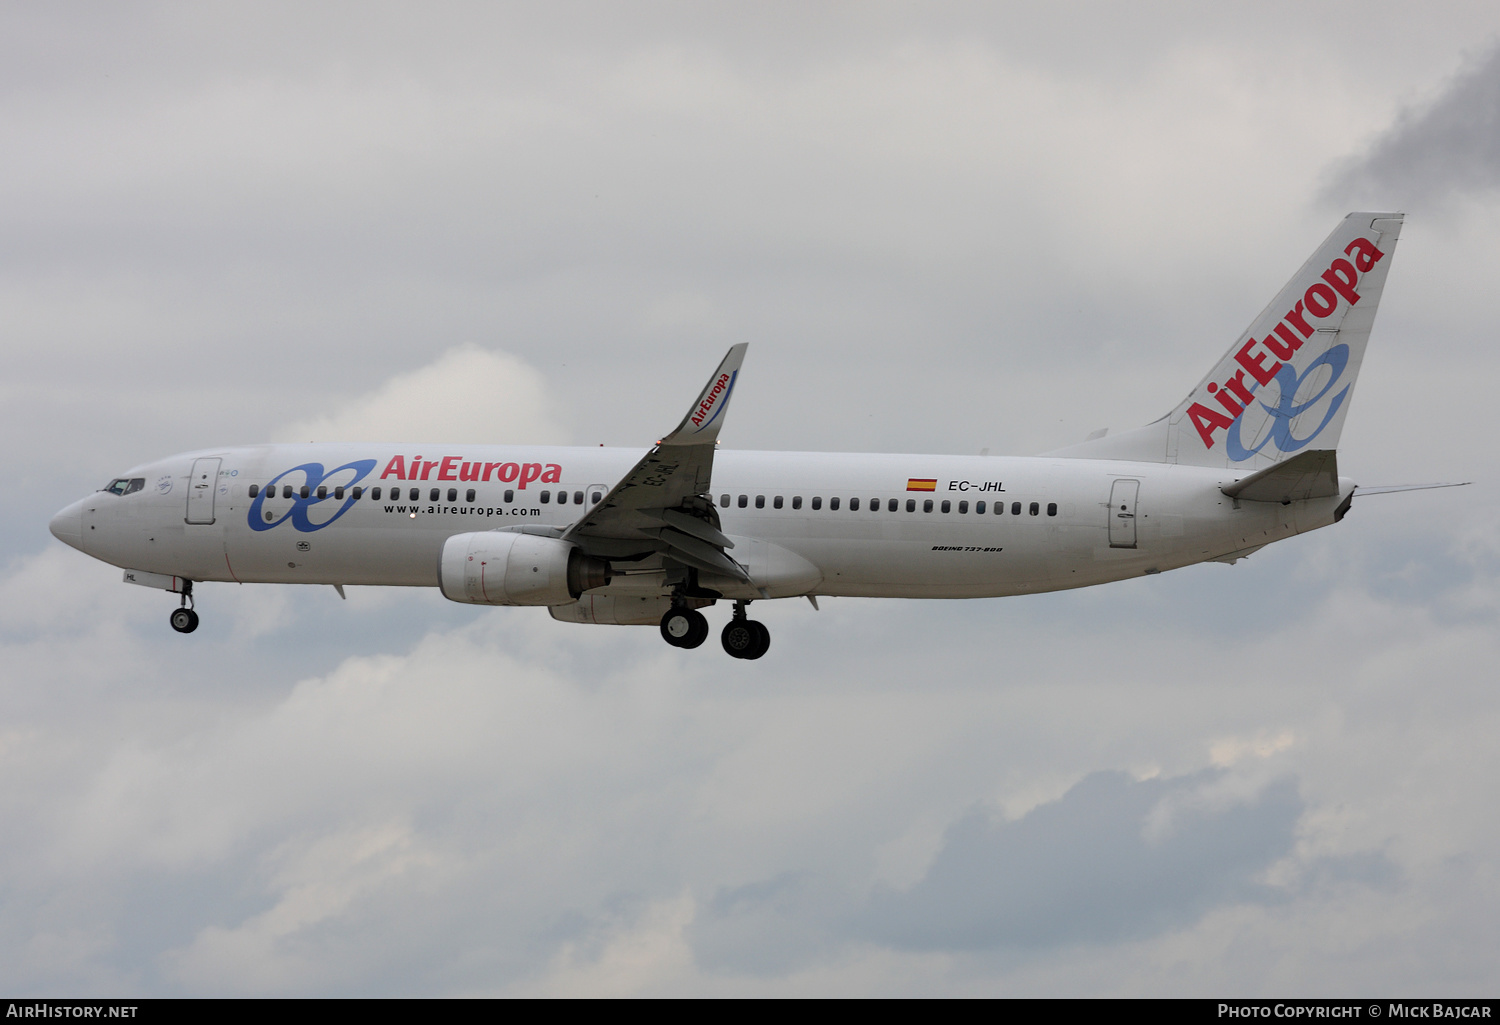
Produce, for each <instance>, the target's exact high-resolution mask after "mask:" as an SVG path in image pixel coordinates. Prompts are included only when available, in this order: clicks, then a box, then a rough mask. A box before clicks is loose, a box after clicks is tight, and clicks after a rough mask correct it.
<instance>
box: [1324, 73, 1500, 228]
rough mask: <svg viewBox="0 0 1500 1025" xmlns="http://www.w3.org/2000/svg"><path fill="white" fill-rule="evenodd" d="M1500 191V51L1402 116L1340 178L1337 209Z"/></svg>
mask: <svg viewBox="0 0 1500 1025" xmlns="http://www.w3.org/2000/svg"><path fill="white" fill-rule="evenodd" d="M1497 187H1500V45H1496V46H1495V47H1493V48H1492V49H1490V50H1489V52H1488V53H1487V54H1485V55H1484V56H1482V57H1479V58H1477V59H1475V60H1473V61H1471V62H1470V63H1469V64H1468V66H1467V67H1465V68H1464V70H1462V71H1461V72H1460V73H1459V74H1458V75H1457V76H1456V77H1455V78H1454V79H1453V81H1452V83H1451V84H1450V85H1449V86H1448V88H1447V90H1446V91H1444V92H1443V94H1442V95H1441V96H1439V97H1438V98H1437V99H1436V100H1434V101H1433V102H1432V103H1430V104H1429V105H1427V106H1425V107H1413V108H1408V109H1407V110H1405V111H1403V112H1402V113H1401V115H1400V116H1399V117H1398V118H1397V119H1396V122H1395V124H1393V125H1392V126H1391V127H1390V128H1389V129H1388V130H1387V131H1386V132H1385V133H1384V134H1383V135H1382V136H1381V137H1380V138H1379V139H1377V140H1376V141H1375V142H1374V144H1373V145H1372V146H1371V147H1370V148H1369V150H1368V151H1367V152H1365V153H1364V154H1363V155H1361V156H1360V157H1358V158H1356V159H1355V160H1354V161H1353V162H1352V163H1351V164H1349V165H1348V166H1346V167H1344V168H1342V169H1340V170H1339V171H1338V172H1336V176H1335V177H1334V179H1333V181H1332V182H1331V183H1330V184H1329V185H1328V186H1327V187H1326V188H1325V189H1324V198H1325V199H1326V200H1327V201H1329V202H1330V203H1332V204H1334V205H1336V206H1355V207H1358V206H1360V205H1362V204H1374V205H1376V206H1380V207H1417V206H1421V205H1428V204H1435V203H1442V202H1444V201H1447V200H1449V199H1451V198H1453V197H1455V196H1457V195H1461V194H1476V193H1484V192H1488V191H1490V190H1492V189H1495V188H1497Z"/></svg>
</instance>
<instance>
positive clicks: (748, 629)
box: [661, 601, 771, 659]
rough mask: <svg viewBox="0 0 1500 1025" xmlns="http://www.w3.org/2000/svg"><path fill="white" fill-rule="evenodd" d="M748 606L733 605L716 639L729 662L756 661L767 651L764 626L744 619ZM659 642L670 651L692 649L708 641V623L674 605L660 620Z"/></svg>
mask: <svg viewBox="0 0 1500 1025" xmlns="http://www.w3.org/2000/svg"><path fill="white" fill-rule="evenodd" d="M749 604H750V603H749V602H747V601H737V602H735V603H734V618H733V619H731V620H730V621H729V623H728V625H726V626H725V627H724V632H723V633H722V634H720V635H719V639H720V640H721V641H722V642H723V644H724V650H725V651H726V652H727V653H728V654H729V655H730V656H731V657H733V658H748V659H755V658H760V657H761V656H762V655H764V654H765V653H766V651H767V650H768V649H769V648H770V647H771V631H769V630H767V629H766V626H765V624H764V623H758V622H756V621H755V620H753V619H747V618H745V607H746V606H747V605H749ZM661 636H662V640H664V641H666V642H667V643H668V644H670V645H672V646H673V647H674V648H696V647H698V646H699V645H700V644H702V643H703V642H704V640H705V639H706V638H707V637H708V620H707V619H705V618H703V613H701V612H699V611H698V610H697V609H690V608H688V607H687V606H685V605H674V606H673V607H672V608H670V609H668V610H667V614H666V615H665V616H662V617H661Z"/></svg>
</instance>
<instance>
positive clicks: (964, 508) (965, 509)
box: [958, 502, 969, 513]
mask: <svg viewBox="0 0 1500 1025" xmlns="http://www.w3.org/2000/svg"><path fill="white" fill-rule="evenodd" d="M958 511H959V512H961V513H966V512H968V511H969V503H968V502H960V503H958Z"/></svg>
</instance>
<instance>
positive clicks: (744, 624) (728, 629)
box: [719, 601, 771, 659]
mask: <svg viewBox="0 0 1500 1025" xmlns="http://www.w3.org/2000/svg"><path fill="white" fill-rule="evenodd" d="M749 604H750V603H749V602H747V601H737V602H735V603H734V618H733V619H731V620H730V621H729V622H728V623H727V624H725V626H724V632H723V633H722V634H720V635H719V640H720V641H721V642H722V643H723V645H724V650H725V652H727V653H728V654H729V655H730V657H731V658H748V659H755V658H760V657H761V656H762V655H764V654H765V653H766V652H767V651H768V650H770V647H771V631H769V630H767V629H766V624H764V623H760V622H757V621H756V620H753V619H746V618H745V606H747V605H749Z"/></svg>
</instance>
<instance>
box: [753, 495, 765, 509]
mask: <svg viewBox="0 0 1500 1025" xmlns="http://www.w3.org/2000/svg"><path fill="white" fill-rule="evenodd" d="M765 507H766V496H765V495H756V496H755V508H757V509H764V508H765Z"/></svg>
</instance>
